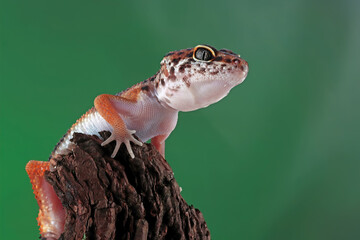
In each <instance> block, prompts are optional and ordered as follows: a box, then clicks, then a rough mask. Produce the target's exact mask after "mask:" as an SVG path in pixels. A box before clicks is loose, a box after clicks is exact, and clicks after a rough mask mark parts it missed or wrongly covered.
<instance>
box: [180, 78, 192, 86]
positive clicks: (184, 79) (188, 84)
mask: <svg viewBox="0 0 360 240" xmlns="http://www.w3.org/2000/svg"><path fill="white" fill-rule="evenodd" d="M182 80H183V81H184V83H185V85H186V86H187V87H190V85H191V84H190V82H189V78H188V77H187V76H185V77H183V78H182Z"/></svg>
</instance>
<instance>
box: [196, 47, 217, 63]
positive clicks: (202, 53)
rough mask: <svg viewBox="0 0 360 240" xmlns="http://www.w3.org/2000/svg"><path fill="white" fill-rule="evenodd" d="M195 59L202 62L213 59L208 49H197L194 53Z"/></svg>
mask: <svg viewBox="0 0 360 240" xmlns="http://www.w3.org/2000/svg"><path fill="white" fill-rule="evenodd" d="M195 58H196V59H198V60H202V61H209V60H211V59H212V58H213V56H212V54H211V52H210V51H209V50H208V49H206V48H198V49H197V50H196V52H195Z"/></svg>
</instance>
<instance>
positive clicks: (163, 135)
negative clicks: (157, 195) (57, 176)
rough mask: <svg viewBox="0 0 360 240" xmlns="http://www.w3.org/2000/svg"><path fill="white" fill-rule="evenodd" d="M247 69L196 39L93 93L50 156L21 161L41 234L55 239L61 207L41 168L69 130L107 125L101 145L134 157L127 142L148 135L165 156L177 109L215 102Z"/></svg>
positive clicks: (62, 148) (63, 146) (93, 131)
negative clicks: (124, 83) (142, 72)
mask: <svg viewBox="0 0 360 240" xmlns="http://www.w3.org/2000/svg"><path fill="white" fill-rule="evenodd" d="M248 71H249V67H248V63H247V62H246V61H245V60H244V59H242V58H241V57H240V55H238V54H236V53H234V52H232V51H230V50H227V49H220V50H217V49H216V48H214V47H212V46H209V45H198V46H196V47H193V48H188V49H183V50H179V51H172V52H169V53H168V54H166V55H165V56H164V58H163V59H162V61H161V63H160V70H159V71H158V72H157V73H156V74H155V75H153V76H152V77H150V78H148V79H146V80H144V81H142V82H140V83H138V84H136V85H134V86H132V87H130V88H128V89H127V90H125V91H122V92H119V93H117V94H115V95H110V94H102V95H99V96H97V97H96V98H95V100H94V107H92V108H91V109H90V110H89V111H87V112H86V113H85V114H84V115H83V116H82V117H81V118H80V119H78V120H77V121H76V123H75V124H73V125H72V127H71V128H70V129H69V130H68V131H67V133H66V134H65V135H64V136H63V138H62V139H61V140H60V141H59V143H58V144H57V145H56V147H55V149H54V150H53V152H52V154H51V156H50V158H49V160H50V161H47V162H43V161H34V160H32V161H30V162H29V163H28V164H27V165H26V171H27V173H28V175H29V177H30V182H31V184H32V187H33V190H34V194H35V197H36V199H37V201H38V205H39V215H38V218H37V220H38V224H39V226H40V234H41V236H42V238H43V239H48V240H52V239H58V238H59V237H60V235H61V233H62V232H63V229H64V224H65V211H64V209H63V207H62V205H61V202H60V200H59V198H58V197H57V196H56V194H55V191H54V189H53V188H52V186H51V185H50V184H49V183H48V182H47V181H45V178H44V173H45V171H48V170H51V167H52V166H51V164H50V163H51V159H52V158H54V157H55V156H57V155H61V154H66V153H68V152H69V151H71V149H72V147H73V144H74V143H72V142H71V141H70V140H71V139H72V137H73V134H74V133H75V132H80V133H84V134H88V135H97V136H99V137H100V135H99V132H101V131H110V132H111V135H110V137H109V138H107V139H104V141H103V142H102V144H101V145H102V146H104V145H107V144H109V143H110V142H112V141H115V143H116V144H115V148H114V150H113V152H112V155H111V157H115V156H116V154H117V153H118V151H119V148H120V146H121V145H122V144H124V145H125V146H126V149H127V152H128V154H129V155H130V157H131V158H135V155H134V153H133V151H132V148H131V143H132V144H136V145H139V146H142V144H143V142H146V141H148V140H151V143H152V144H153V145H154V146H155V148H156V149H157V150H158V151H159V152H160V154H161V155H162V156H164V157H165V140H166V139H167V138H168V137H169V135H170V133H171V132H172V131H173V130H174V128H175V126H176V123H177V120H178V113H179V112H180V111H181V112H188V111H194V110H197V109H200V108H205V107H207V106H209V105H210V104H213V103H216V102H218V101H219V100H221V99H222V98H224V97H225V96H227V95H228V93H229V91H230V90H231V89H232V88H233V87H235V86H237V85H239V84H240V83H242V82H243V81H244V80H245V78H246V77H247V74H248ZM134 134H136V136H137V137H138V139H136V138H135V137H134Z"/></svg>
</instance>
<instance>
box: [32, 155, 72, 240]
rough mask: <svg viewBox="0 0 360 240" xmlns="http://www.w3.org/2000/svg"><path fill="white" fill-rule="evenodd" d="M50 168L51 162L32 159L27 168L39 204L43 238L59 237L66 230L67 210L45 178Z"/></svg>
mask: <svg viewBox="0 0 360 240" xmlns="http://www.w3.org/2000/svg"><path fill="white" fill-rule="evenodd" d="M49 168H50V162H42V161H34V160H31V161H29V162H28V163H27V164H26V167H25V170H26V172H27V174H28V175H29V178H30V182H31V185H32V189H33V190H34V194H35V198H36V200H37V203H38V205H39V215H38V217H37V221H38V225H39V226H40V234H41V237H42V239H48V240H52V239H58V238H59V237H60V235H61V233H62V232H63V231H64V225H65V210H64V208H63V206H62V204H61V201H60V199H59V198H58V196H57V195H56V193H55V191H54V189H53V187H52V186H51V185H50V184H49V183H48V182H47V181H46V180H45V177H44V174H45V171H48V170H49Z"/></svg>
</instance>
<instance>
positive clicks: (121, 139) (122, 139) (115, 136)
mask: <svg viewBox="0 0 360 240" xmlns="http://www.w3.org/2000/svg"><path fill="white" fill-rule="evenodd" d="M134 133H136V131H135V130H126V133H125V135H124V134H122V133H117V132H115V131H113V132H112V133H111V136H110V137H109V138H108V139H106V140H105V141H104V142H102V143H101V146H105V145H107V144H109V143H110V142H112V141H116V145H115V148H114V151H113V153H112V154H111V157H112V158H114V157H115V156H116V154H117V153H118V151H119V149H120V146H121V144H122V143H125V146H126V149H127V150H128V152H129V154H130V156H131V158H135V155H134V152H133V151H132V148H131V145H130V142H133V143H134V144H136V145H139V146H142V145H143V143H142V142H141V141H139V140H137V139H136V138H135V137H134V136H133V134H134Z"/></svg>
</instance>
